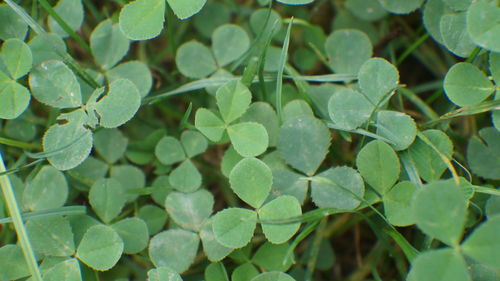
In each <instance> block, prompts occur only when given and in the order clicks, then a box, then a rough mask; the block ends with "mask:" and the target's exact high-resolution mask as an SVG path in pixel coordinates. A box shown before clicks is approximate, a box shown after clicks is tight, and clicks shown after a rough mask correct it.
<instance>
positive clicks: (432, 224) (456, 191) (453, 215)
mask: <svg viewBox="0 0 500 281" xmlns="http://www.w3.org/2000/svg"><path fill="white" fill-rule="evenodd" d="M412 209H413V215H414V217H415V220H416V223H417V226H418V227H419V228H420V229H422V231H423V232H424V233H426V234H427V235H429V236H431V237H434V238H436V239H439V240H441V241H442V242H444V243H446V244H448V245H452V246H453V245H457V244H458V242H459V240H460V238H461V236H462V232H463V227H464V224H465V218H466V211H467V206H466V201H465V198H464V196H463V194H462V192H461V191H460V187H458V186H457V185H456V184H455V183H454V182H453V181H434V182H431V183H429V184H426V185H425V186H424V187H422V188H420V189H418V191H417V192H416V193H415V195H414V197H413V202H412Z"/></svg>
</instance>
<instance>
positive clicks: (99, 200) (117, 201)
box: [89, 178, 126, 223]
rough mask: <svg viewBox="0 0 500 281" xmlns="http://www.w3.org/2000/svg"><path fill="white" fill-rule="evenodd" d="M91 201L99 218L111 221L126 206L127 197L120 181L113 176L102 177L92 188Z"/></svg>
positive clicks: (107, 221) (106, 221)
mask: <svg viewBox="0 0 500 281" xmlns="http://www.w3.org/2000/svg"><path fill="white" fill-rule="evenodd" d="M89 202H90V205H91V206H92V209H93V210H94V212H95V213H96V214H97V215H98V216H99V218H101V220H102V221H103V222H105V223H109V222H110V221H111V220H112V219H114V218H115V217H116V216H118V215H119V214H120V212H121V210H122V209H123V207H124V206H125V202H126V198H125V194H124V190H123V188H122V185H121V184H120V182H119V181H117V180H115V179H113V178H110V179H104V178H102V179H99V180H97V181H96V182H95V183H94V184H93V185H92V187H91V188H90V192H89Z"/></svg>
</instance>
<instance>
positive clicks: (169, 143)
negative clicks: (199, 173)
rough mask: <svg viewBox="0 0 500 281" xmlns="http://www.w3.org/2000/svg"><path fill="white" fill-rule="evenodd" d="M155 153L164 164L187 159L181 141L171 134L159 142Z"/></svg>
mask: <svg viewBox="0 0 500 281" xmlns="http://www.w3.org/2000/svg"><path fill="white" fill-rule="evenodd" d="M155 155H156V158H158V160H159V161H160V162H161V163H162V164H164V165H172V164H174V163H177V162H180V161H183V160H184V159H186V154H185V153H184V149H183V148H182V145H181V142H180V141H179V140H177V139H176V138H174V137H170V136H165V137H163V138H162V139H161V140H160V141H159V142H158V144H157V145H156V148H155Z"/></svg>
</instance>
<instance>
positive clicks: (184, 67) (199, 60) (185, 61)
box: [175, 41, 217, 79]
mask: <svg viewBox="0 0 500 281" xmlns="http://www.w3.org/2000/svg"><path fill="white" fill-rule="evenodd" d="M175 63H176V64H177V68H178V69H179V71H180V72H181V73H182V74H183V75H184V76H186V77H189V78H194V79H199V78H204V77H207V76H209V75H210V74H212V73H213V72H214V71H215V70H216V69H217V65H216V63H215V59H214V57H213V56H212V52H211V51H210V49H209V48H207V47H205V46H204V45H202V44H201V43H199V42H197V41H190V42H187V43H184V44H182V45H181V46H180V47H179V49H178V50H177V54H176V56H175Z"/></svg>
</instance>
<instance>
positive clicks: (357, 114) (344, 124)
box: [328, 88, 375, 130]
mask: <svg viewBox="0 0 500 281" xmlns="http://www.w3.org/2000/svg"><path fill="white" fill-rule="evenodd" d="M374 108H375V106H374V105H373V103H371V102H370V101H369V100H368V99H367V98H366V96H365V95H363V94H361V93H360V92H358V91H356V90H352V89H348V88H345V89H341V90H339V91H336V92H334V93H333V95H332V96H331V97H330V100H329V101H328V112H329V116H330V119H331V120H332V121H333V123H334V124H335V126H337V127H339V128H340V129H344V130H355V129H357V128H358V127H360V126H361V125H363V123H365V122H366V121H367V120H368V119H369V118H370V116H371V114H372V111H373V109H374Z"/></svg>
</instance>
